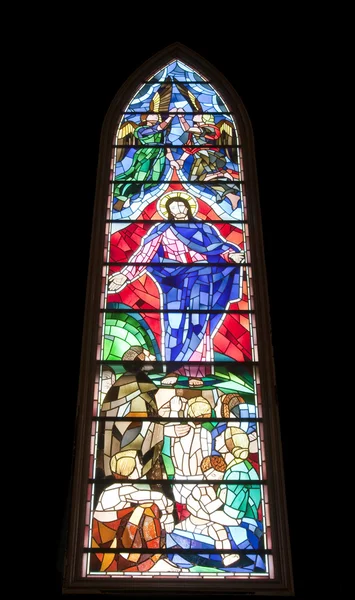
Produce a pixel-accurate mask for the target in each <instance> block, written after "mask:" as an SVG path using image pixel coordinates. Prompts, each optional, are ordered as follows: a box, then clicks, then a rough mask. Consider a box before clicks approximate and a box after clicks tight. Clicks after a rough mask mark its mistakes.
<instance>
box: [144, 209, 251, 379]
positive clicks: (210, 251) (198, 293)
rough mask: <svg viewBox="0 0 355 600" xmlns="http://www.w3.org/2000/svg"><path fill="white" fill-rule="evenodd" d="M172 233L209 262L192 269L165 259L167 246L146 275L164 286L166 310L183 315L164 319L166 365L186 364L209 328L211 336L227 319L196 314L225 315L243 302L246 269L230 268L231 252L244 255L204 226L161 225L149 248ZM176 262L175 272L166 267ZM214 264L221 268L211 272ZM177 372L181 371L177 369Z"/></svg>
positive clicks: (159, 251) (167, 315) (168, 315)
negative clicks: (227, 255)
mask: <svg viewBox="0 0 355 600" xmlns="http://www.w3.org/2000/svg"><path fill="white" fill-rule="evenodd" d="M168 228H171V229H172V231H173V233H174V234H175V235H176V237H177V238H178V239H179V240H180V241H181V242H182V243H183V244H184V245H185V246H186V247H187V248H189V249H190V250H194V251H195V252H199V253H200V254H204V255H205V256H206V260H205V261H198V262H194V263H190V264H188V265H187V264H186V263H181V262H178V261H172V260H171V259H169V258H165V257H164V248H163V245H162V244H160V246H159V247H158V249H157V252H156V253H155V255H154V257H153V258H152V261H151V262H150V263H149V266H148V267H147V269H146V270H147V272H148V273H150V274H151V275H152V277H153V279H154V280H155V281H157V282H158V284H159V285H160V288H161V290H162V293H163V306H162V308H163V309H164V310H168V311H169V310H172V309H174V310H175V311H181V312H178V313H164V329H165V360H166V361H167V362H170V361H174V362H175V361H176V362H181V363H184V362H187V361H188V360H189V359H190V357H191V356H192V354H193V352H194V351H195V350H196V349H197V348H198V346H199V344H200V342H201V340H202V338H203V336H204V334H205V333H206V330H207V327H208V325H209V331H210V335H212V334H213V333H214V331H215V329H216V328H217V326H218V323H219V322H220V320H221V317H222V314H209V313H197V312H196V311H198V310H199V309H205V310H210V309H214V310H219V309H220V310H221V311H224V310H226V308H227V306H228V303H229V302H230V301H231V300H238V299H239V298H240V296H241V272H242V267H241V266H240V265H237V264H235V263H227V262H226V260H225V259H224V258H223V257H222V256H221V254H222V253H224V252H226V251H228V250H229V251H233V252H240V249H239V248H238V246H236V245H234V244H230V243H227V242H226V241H225V240H224V239H223V238H221V236H220V234H219V232H218V231H217V230H215V229H214V228H213V227H212V226H211V225H208V224H207V223H202V222H199V221H193V222H191V221H190V222H186V221H174V222H172V223H171V222H164V223H159V224H158V225H156V226H155V227H154V228H153V230H152V231H151V232H150V233H149V234H148V236H147V237H146V238H145V240H144V241H145V243H148V242H151V241H152V240H153V239H154V238H155V237H157V236H159V235H161V234H162V233H163V232H164V231H166V230H167V229H168ZM172 262H173V263H174V262H176V266H175V264H174V265H172V266H164V263H172ZM210 263H217V264H216V265H215V266H211V265H210ZM191 313H194V314H191ZM173 368H175V369H176V368H177V365H174V366H173Z"/></svg>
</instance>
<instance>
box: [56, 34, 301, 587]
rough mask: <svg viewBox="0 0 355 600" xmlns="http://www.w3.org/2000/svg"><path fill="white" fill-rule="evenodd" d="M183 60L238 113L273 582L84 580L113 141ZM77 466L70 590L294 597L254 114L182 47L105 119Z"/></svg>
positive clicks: (136, 76)
mask: <svg viewBox="0 0 355 600" xmlns="http://www.w3.org/2000/svg"><path fill="white" fill-rule="evenodd" d="M174 59H180V60H181V61H182V62H185V63H187V64H188V65H189V66H190V67H191V68H193V69H196V71H198V72H200V73H201V74H203V75H204V76H205V77H206V78H207V80H208V81H211V83H212V85H213V87H214V88H215V89H216V91H217V92H218V91H220V92H221V95H222V97H223V99H224V101H225V103H226V104H227V106H228V107H229V110H230V111H231V112H232V113H233V114H234V118H235V121H236V123H237V129H238V134H239V136H240V141H241V145H242V149H243V162H244V186H245V190H246V196H247V221H248V225H249V243H250V256H251V264H252V269H253V285H254V304H255V319H256V330H257V337H258V348H259V373H260V389H261V398H262V409H263V420H264V438H265V455H266V456H265V459H266V465H267V478H268V494H269V506H270V521H271V535H272V551H273V557H274V575H275V577H274V579H265V580H254V579H253V578H251V579H247V578H245V579H240V580H239V579H238V578H233V579H232V578H230V579H229V578H226V579H218V581H213V580H212V579H208V582H204V581H201V580H190V579H189V580H187V579H179V580H178V579H171V578H170V579H169V580H164V579H162V578H159V579H153V578H152V579H148V578H144V579H143V578H142V580H141V579H128V578H127V579H124V578H119V579H118V578H106V579H105V578H103V579H101V580H100V579H98V578H84V577H82V576H81V564H82V551H81V548H82V547H83V539H84V518H85V502H86V494H87V473H88V471H89V447H90V434H91V417H92V395H93V389H94V382H95V376H96V370H97V361H96V350H97V332H98V328H99V315H100V293H101V277H102V275H101V272H102V261H103V251H104V243H105V225H106V213H107V194H108V182H109V180H110V162H111V157H112V143H113V139H114V134H115V131H116V128H117V124H118V120H119V115H120V114H121V113H122V112H124V110H125V109H126V107H127V105H128V103H129V102H130V100H131V99H132V97H133V96H134V94H135V93H136V91H137V89H138V88H139V87H140V85H141V84H142V82H143V81H146V80H147V79H148V78H149V77H150V76H151V75H152V74H154V73H156V72H157V71H158V70H159V69H161V68H162V67H164V65H166V64H167V63H168V62H170V61H171V60H174ZM76 420H77V421H76V440H75V462H74V470H73V476H72V498H71V504H70V506H71V515H70V518H69V527H68V537H67V548H66V555H65V565H64V583H63V593H64V594H72V593H74V594H75V593H102V592H103V593H105V592H106V593H110V592H115V591H116V592H122V593H128V592H132V593H136V592H138V591H142V593H148V592H153V593H158V592H169V593H171V592H172V591H178V592H179V593H181V592H184V593H185V592H186V593H191V592H194V591H195V590H196V591H201V592H204V591H206V586H207V585H208V593H210V594H219V595H221V593H248V594H255V595H260V594H265V593H267V594H275V595H293V580H292V567H291V553H290V542H289V533H288V522H287V510H286V496H285V484H284V475H283V462H282V447H281V436H280V427H279V415H278V406H277V399H276V393H275V370H274V363H273V352H272V343H271V325H270V316H269V300H268V289H267V281H266V266H265V260H264V246H263V233H262V224H261V211H260V205H259V194H258V182H257V172H256V160H255V149H254V139H253V132H252V127H251V123H250V120H249V117H248V114H247V111H246V109H245V107H244V105H243V103H242V101H241V99H240V98H239V96H238V94H237V93H236V91H235V90H234V88H233V87H232V85H231V84H230V83H229V82H228V80H227V79H226V78H225V77H224V76H223V75H222V73H220V72H219V71H218V70H217V69H216V68H215V67H213V65H211V64H210V63H209V62H208V61H206V60H205V59H203V58H202V57H201V56H199V55H198V54H197V53H196V52H194V51H192V50H190V49H188V48H187V47H185V46H183V45H182V44H179V43H175V44H172V45H170V46H168V47H167V48H165V49H164V50H162V51H161V52H159V53H157V54H155V55H154V56H153V57H152V58H151V59H149V60H148V61H146V62H145V63H144V64H143V65H142V66H141V67H140V68H139V69H137V70H136V71H135V72H134V73H133V74H132V75H131V76H130V77H129V78H128V79H127V81H126V82H125V83H124V84H123V85H122V86H121V88H120V89H119V90H118V92H117V94H116V96H115V97H114V99H113V101H112V103H111V105H110V107H109V110H108V112H107V114H106V117H105V119H104V123H103V127H102V132H101V139H100V150H99V161H98V169H97V183H96V194H95V204H94V215H93V227H92V239H91V248H90V259H89V270H88V281H87V292H86V305H85V316H84V328H83V339H82V355H81V364H80V378H79V392H78V405H77V417H76Z"/></svg>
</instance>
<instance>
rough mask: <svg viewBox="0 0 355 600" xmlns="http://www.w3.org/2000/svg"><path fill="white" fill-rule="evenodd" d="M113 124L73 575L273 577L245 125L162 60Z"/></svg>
mask: <svg viewBox="0 0 355 600" xmlns="http://www.w3.org/2000/svg"><path fill="white" fill-rule="evenodd" d="M115 119H116V121H115V126H114V131H113V138H111V150H110V153H111V159H110V169H109V173H108V168H107V167H108V165H105V169H106V171H105V173H107V179H106V192H107V193H106V199H105V206H103V208H102V217H101V223H102V228H104V239H103V237H102V239H103V252H102V253H101V256H98V255H96V263H97V264H96V267H95V268H96V270H97V272H100V278H101V288H100V298H99V303H98V305H97V307H96V308H95V310H96V317H95V319H96V320H94V322H93V324H92V329H93V327H94V324H96V323H97V325H98V328H97V329H95V332H94V333H93V334H92V335H94V337H96V342H95V344H96V350H95V353H96V356H95V357H94V361H91V365H92V368H91V372H92V373H93V375H92V377H91V381H92V384H93V385H92V387H91V388H90V386H89V383H88V384H87V394H88V395H90V394H91V396H90V399H89V400H88V402H87V407H88V413H87V414H86V416H84V417H83V421H85V424H86V425H85V427H86V429H85V428H84V429H83V432H84V433H83V438H82V439H83V440H84V441H82V442H81V444H82V445H85V444H86V450H84V451H83V452H84V454H83V456H84V455H85V453H86V455H88V457H89V458H88V460H87V458H85V460H84V461H83V464H84V465H87V468H88V470H87V471H85V473H81V478H82V481H83V486H82V487H83V489H84V488H85V492H84V493H85V499H83V498H80V500H78V503H79V505H80V506H79V507H78V508H77V515H78V516H77V519H78V523H79V525H78V534H77V538H76V553H75V556H76V559H75V560H76V567H75V568H76V580H77V581H79V580H80V581H81V582H85V583H86V584H87V583H88V582H92V581H95V585H102V584H103V585H107V586H110V585H116V586H117V588H118V589H119V587H120V585H121V584H122V582H127V581H128V580H130V581H132V580H134V581H143V580H144V581H145V582H147V581H151V582H152V581H153V582H154V581H155V582H156V581H159V582H161V583H163V581H171V580H172V579H173V580H174V581H175V582H178V581H181V580H184V581H185V582H186V581H200V582H206V581H207V582H208V583H211V582H213V581H221V580H223V581H229V582H230V581H231V580H233V581H234V582H235V583H236V584H238V582H240V581H242V582H244V583H245V581H246V580H247V581H249V582H259V583H260V582H261V581H267V582H273V581H275V580H278V581H279V578H280V575H279V571H280V567H279V566H278V564H277V558H276V559H275V548H274V543H275V539H276V538H275V535H274V533H273V528H274V527H276V525H274V523H273V522H272V519H271V517H270V491H271V490H269V487H270V482H269V472H268V464H269V462H268V457H267V453H268V447H267V444H265V438H268V437H269V436H270V432H268V431H267V420H265V418H264V398H263V397H262V390H263V389H264V388H263V381H262V378H261V370H262V369H261V368H260V366H261V364H260V357H259V354H260V352H262V350H263V348H262V346H261V347H260V348H259V343H258V334H257V332H258V331H259V324H258V322H257V311H256V307H255V302H254V287H255V286H254V274H255V273H254V263H253V260H252V251H251V247H252V244H251V240H250V236H252V235H253V231H252V226H251V223H253V215H252V214H250V213H251V211H252V208H251V206H249V202H248V186H247V184H246V178H245V173H244V163H243V152H244V150H243V143H244V140H243V138H242V136H241V135H240V131H239V126H238V119H239V115H238V114H237V112H236V110H235V107H233V105H230V104H229V103H228V101H227V100H226V99H225V98H224V95H223V90H220V89H217V87H215V84H214V81H213V78H212V77H211V78H209V77H207V76H205V75H204V73H203V71H202V70H201V72H200V71H199V70H197V69H196V68H193V67H191V66H189V64H188V62H185V61H182V60H180V59H174V60H170V61H168V62H166V63H165V64H164V66H162V67H161V68H159V69H158V70H155V72H154V73H151V74H150V76H149V77H145V78H142V80H141V83H140V85H139V87H137V86H136V89H135V92H134V94H133V96H132V95H131V97H130V99H129V100H128V101H127V103H126V104H125V105H123V104H122V105H121V108H120V110H119V111H116V114H115ZM103 219H105V222H103ZM95 327H96V325H95ZM96 333H97V336H96ZM93 379H94V381H93ZM89 381H90V378H89V379H88V382H89ZM89 388H90V389H89ZM268 402H270V399H268ZM89 420H90V423H89ZM85 431H86V434H85ZM85 436H86V437H85ZM89 438H90V439H89ZM77 470H80V466H78V464H77ZM272 494H274V497H275V492H272V491H271V496H272ZM80 503H81V504H80ZM84 505H85V506H84ZM80 535H81V538H80ZM279 552H280V550H279V548H277V549H276V556H277V555H278V553H279ZM275 560H276V564H275ZM78 565H79V566H78ZM275 570H276V572H275ZM98 581H99V583H98ZM108 582H111V583H108ZM124 585H126V583H125V584H124ZM122 589H123V588H122ZM236 589H237V588H236Z"/></svg>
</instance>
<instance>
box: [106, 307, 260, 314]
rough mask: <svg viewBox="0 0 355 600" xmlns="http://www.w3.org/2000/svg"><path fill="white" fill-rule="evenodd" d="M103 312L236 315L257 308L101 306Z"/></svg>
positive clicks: (247, 312)
mask: <svg viewBox="0 0 355 600" xmlns="http://www.w3.org/2000/svg"><path fill="white" fill-rule="evenodd" d="M100 312H101V313H117V314H127V313H129V314H131V313H135V314H140V313H150V314H160V313H166V314H168V313H169V314H172V313H173V314H174V313H179V314H185V313H193V314H202V315H205V314H206V315H224V314H226V315H230V314H234V315H239V314H242V315H244V314H254V313H255V310H246V309H245V310H233V309H228V310H218V309H211V310H209V309H207V308H201V309H193V310H188V309H185V310H181V309H178V308H171V309H165V310H163V309H160V308H144V309H142V308H107V309H106V308H101V309H100Z"/></svg>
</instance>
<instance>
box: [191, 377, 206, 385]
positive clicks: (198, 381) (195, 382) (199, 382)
mask: <svg viewBox="0 0 355 600" xmlns="http://www.w3.org/2000/svg"><path fill="white" fill-rule="evenodd" d="M200 385H203V381H202V379H197V378H191V379H189V386H190V387H199V386H200Z"/></svg>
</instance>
